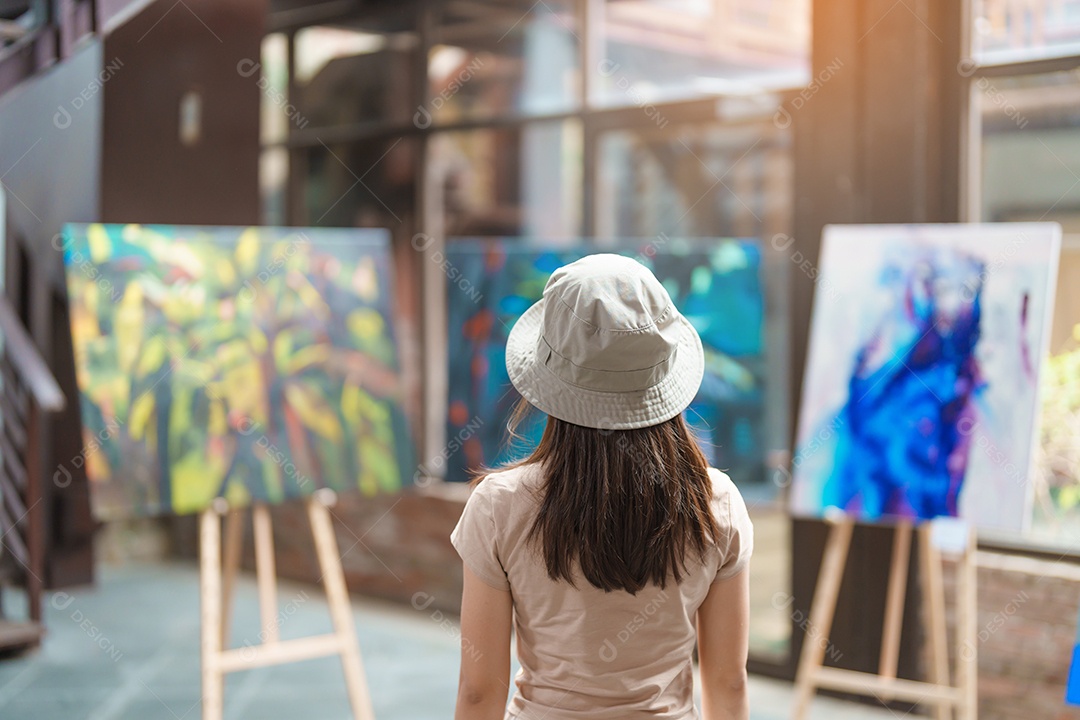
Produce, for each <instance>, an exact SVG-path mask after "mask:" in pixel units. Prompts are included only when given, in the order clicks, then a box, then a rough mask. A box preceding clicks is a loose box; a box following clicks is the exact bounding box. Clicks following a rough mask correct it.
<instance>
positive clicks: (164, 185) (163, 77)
mask: <svg viewBox="0 0 1080 720" xmlns="http://www.w3.org/2000/svg"><path fill="white" fill-rule="evenodd" d="M0 213H2V223H0V242H2V245H3V253H2V255H0V259H2V262H3V272H2V274H0V277H2V278H3V283H4V292H3V299H2V300H0V333H2V334H3V336H4V348H3V358H2V361H0V368H2V384H3V393H2V397H0V413H2V415H3V431H2V432H0V458H2V461H0V462H2V465H0V467H2V472H0V498H2V500H0V534H2V542H3V548H4V549H3V554H2V556H0V587H2V590H0V652H4V653H5V654H4V655H2V656H0V716H2V717H4V718H24V717H25V718H29V717H34V718H45V717H65V718H75V717H79V718H82V717H93V718H105V717H110V718H111V717H124V718H127V717H131V718H148V717H169V716H170V715H173V716H175V717H177V718H183V717H185V716H193V715H194V714H195V713H197V712H198V707H197V706H198V703H199V696H198V644H197V636H198V633H197V627H198V585H197V582H198V575H197V567H196V565H195V562H194V561H195V559H196V557H197V556H196V553H197V547H198V542H197V530H196V524H195V519H194V518H192V517H190V516H181V517H156V518H146V517H143V518H134V517H133V518H126V519H124V518H120V519H115V520H110V521H108V522H104V521H102V520H100V519H96V517H95V515H94V514H93V513H92V510H91V488H90V483H89V481H88V479H87V477H86V472H85V468H84V467H83V465H84V464H85V463H82V462H74V460H76V459H78V458H80V457H82V455H83V453H84V446H83V435H82V431H81V424H80V416H79V408H78V403H77V402H73V400H74V399H76V398H78V397H79V390H78V387H77V385H76V379H75V367H74V360H73V351H72V340H71V334H70V326H69V322H70V320H71V318H70V317H69V311H68V302H67V291H66V287H65V276H64V264H63V256H62V253H61V252H60V250H61V247H62V243H61V242H60V241H58V240H57V238H58V237H59V234H60V233H61V230H62V226H63V225H64V223H67V222H99V221H100V222H106V223H159V224H182V225H183V224H187V225H192V224H197V225H273V226H297V227H324V226H325V227H335V228H351V227H355V228H385V229H388V230H389V232H390V235H391V238H392V240H391V242H392V254H393V261H394V263H393V267H394V270H393V274H394V277H393V281H394V284H395V290H394V304H393V306H394V317H393V322H394V325H395V331H396V334H397V340H398V343H399V348H400V364H401V374H402V379H403V387H404V388H405V400H404V407H405V412H406V415H407V416H408V420H409V422H410V426H411V433H412V441H413V442H414V444H415V446H416V448H417V452H418V457H419V463H418V467H417V474H416V478H417V482H416V483H415V485H414V486H413V487H411V488H408V489H407V490H406V491H405V492H403V493H402V494H400V495H393V496H379V497H362V496H359V495H351V494H342V495H341V498H340V501H339V504H338V505H337V506H336V507H335V509H334V515H335V529H336V532H337V538H338V543H339V545H340V547H341V549H342V550H343V553H342V560H343V565H344V569H345V574H346V580H347V583H348V587H349V590H350V592H351V593H352V594H353V597H354V598H355V599H356V604H355V606H354V607H355V614H356V617H357V624H358V631H359V634H360V639H361V648H362V650H363V652H364V654H365V659H366V661H367V664H368V671H369V677H370V681H371V683H372V687H373V696H374V701H375V706H376V711H377V714H378V716H379V717H386V718H406V717H409V718H412V717H416V718H421V717H449V716H450V714H451V712H452V704H453V696H454V692H455V688H456V680H457V666H456V663H457V656H456V653H457V651H458V648H457V638H456V636H455V635H454V630H453V627H454V626H453V622H454V615H455V613H456V611H457V609H458V605H459V601H460V583H461V569H460V561H459V560H458V558H457V555H456V553H455V552H454V550H453V548H452V547H451V546H450V544H449V533H450V531H451V529H452V528H453V527H454V524H455V523H456V521H457V518H458V516H459V515H460V513H461V509H462V507H463V504H464V502H465V499H466V498H467V497H468V488H467V485H466V483H464V482H461V481H462V480H464V479H465V477H464V475H463V474H458V475H453V474H451V473H450V472H449V471H446V472H443V471H442V470H441V468H443V467H444V466H445V465H446V463H445V460H447V458H448V457H449V453H448V448H453V450H454V451H455V452H456V450H457V448H458V446H459V445H463V444H465V443H466V441H467V440H468V438H467V437H466V436H464V435H462V436H460V437H459V436H456V435H455V427H456V426H455V421H454V418H455V415H454V412H455V411H454V407H453V406H452V400H451V399H449V398H450V394H451V393H452V391H453V387H452V385H453V383H452V381H451V374H452V372H453V370H452V368H451V369H448V360H449V363H450V364H452V363H453V360H454V357H456V356H455V353H456V352H465V351H464V350H460V349H459V348H457V346H456V344H455V343H456V338H455V336H454V334H453V331H450V332H448V322H450V323H451V325H450V326H451V327H453V318H452V317H448V313H449V312H452V309H448V307H447V303H446V297H447V287H448V284H450V285H451V286H452V285H453V284H454V282H455V280H456V278H457V277H458V276H455V274H454V272H453V271H452V270H453V269H454V268H456V267H457V266H458V265H461V264H463V263H466V262H467V259H466V258H467V256H468V250H469V249H470V248H473V249H474V248H475V247H476V246H477V243H482V242H483V241H485V240H491V239H498V240H499V241H500V242H503V243H509V244H513V243H514V242H520V243H521V245H522V247H523V248H525V247H528V248H533V249H536V248H539V249H541V250H545V251H551V252H554V253H558V252H560V251H562V250H568V249H570V248H575V247H580V246H582V245H584V246H586V247H590V248H606V247H612V246H614V245H616V244H618V243H619V242H622V241H624V240H626V239H630V240H632V241H633V242H636V243H638V246H649V245H650V243H651V244H652V245H653V246H664V245H668V244H674V243H677V242H680V241H682V240H684V239H693V238H752V239H756V240H757V242H758V244H759V247H760V248H761V249H762V260H761V266H762V268H763V275H762V277H763V278H764V284H763V288H764V289H763V291H762V292H763V297H764V298H765V309H764V312H765V318H764V321H763V322H764V324H763V327H764V337H765V338H766V342H767V345H768V347H769V351H770V352H769V354H768V357H767V358H763V359H760V364H759V365H753V368H754V372H755V373H757V374H758V375H759V376H760V377H765V378H768V382H767V383H765V385H764V389H763V390H762V392H763V393H764V394H765V400H763V401H762V403H761V406H762V407H763V408H765V409H764V410H763V411H762V412H763V413H764V414H763V415H761V416H760V417H757V416H755V422H756V423H757V425H755V427H759V428H761V429H760V434H759V435H756V436H755V438H756V439H755V443H754V444H753V448H754V449H753V456H752V457H750V458H749V459H748V460H747V465H746V467H747V468H748V469H747V471H746V475H745V478H744V479H743V480H742V481H740V485H741V487H742V489H743V492H744V494H745V495H746V496H747V498H748V501H749V502H750V504H751V505H752V509H751V514H752V517H753V520H754V523H755V527H756V529H757V538H758V540H757V549H756V553H755V562H754V563H753V564H752V566H751V567H752V587H753V615H752V624H751V671H752V672H753V673H754V683H755V684H754V686H753V693H754V695H753V697H754V698H756V699H757V700H758V702H756V703H755V710H754V713H755V714H754V717H755V718H756V717H761V718H766V717H776V718H779V717H786V716H787V712H788V710H787V707H788V702H789V700H790V688H789V683H790V682H791V681H792V679H793V678H794V674H795V667H796V661H797V659H798V657H799V651H800V649H801V647H802V644H803V641H804V638H805V637H806V632H807V627H806V625H807V624H806V617H807V615H808V612H809V605H810V599H811V597H812V595H813V588H814V583H815V580H816V578H817V573H818V566H819V563H820V559H821V555H822V551H823V547H824V542H825V537H826V526H825V524H824V523H822V522H821V521H818V520H811V519H793V518H792V517H790V516H789V515H788V513H787V511H786V505H785V501H786V497H787V494H786V491H787V484H788V483H787V482H786V481H785V480H784V478H785V477H786V475H785V472H784V471H785V468H787V467H788V465H789V463H790V456H791V438H792V434H793V431H794V425H795V418H796V417H797V412H798V400H799V397H800V393H801V389H802V388H801V384H802V372H803V366H804V362H805V357H806V346H807V338H808V329H809V319H810V306H811V300H812V297H813V294H814V290H815V278H816V277H817V275H818V273H817V268H816V261H817V257H818V252H819V249H820V238H821V232H822V229H823V227H824V226H825V225H827V224H830V223H928V222H968V221H982V222H1003V221H1054V222H1058V223H1060V224H1061V225H1062V227H1063V228H1064V232H1065V235H1064V238H1065V239H1064V247H1063V251H1062V257H1061V261H1060V271H1059V279H1058V287H1057V297H1056V306H1055V314H1054V318H1053V337H1052V339H1051V354H1052V356H1053V358H1052V360H1051V363H1052V367H1055V368H1059V371H1057V372H1050V373H1047V377H1048V378H1049V380H1047V383H1050V385H1048V386H1047V387H1046V388H1045V394H1046V397H1048V398H1051V399H1052V401H1050V402H1047V403H1045V407H1044V424H1045V425H1046V426H1047V427H1051V428H1073V429H1077V428H1080V420H1078V418H1080V397H1078V396H1077V393H1076V389H1075V388H1076V384H1075V383H1076V378H1075V377H1073V376H1072V374H1071V373H1072V370H1070V368H1080V365H1078V362H1080V361H1078V357H1080V355H1078V350H1077V347H1078V344H1080V334H1078V331H1077V330H1076V328H1077V327H1078V323H1080V1H1078V0H966V1H965V2H959V1H958V2H935V1H934V0H536V1H535V2H530V1H529V0H430V1H422V0H398V1H397V2H382V1H380V0H327V1H325V2H301V1H300V0H152V1H142V0H134V1H131V0H0ZM754 362H758V361H757V360H755V361H754ZM54 383H55V385H54ZM1055 383H1056V384H1055ZM57 391H58V392H59V393H60V394H62V395H63V396H64V397H66V398H67V399H68V402H66V404H63V406H62V407H61V405H60V403H59V402H58V400H57ZM448 414H449V418H450V421H449V422H448V420H447V418H448ZM465 417H468V415H466V416H465ZM457 425H463V423H461V422H457ZM1078 448H1080V442H1078V441H1077V439H1076V436H1075V435H1069V436H1067V437H1065V439H1064V440H1063V439H1062V435H1061V434H1054V433H1046V432H1044V433H1043V437H1042V444H1041V453H1042V454H1041V455H1040V459H1039V468H1041V470H1040V471H1039V472H1036V473H1035V474H1034V476H1033V480H1032V482H1033V484H1034V485H1035V501H1034V507H1033V511H1032V515H1031V518H1030V522H1029V523H1028V525H1029V527H1028V529H1027V530H1026V531H1024V532H1022V533H1007V534H1005V533H999V534H992V533H991V534H981V535H980V549H979V555H978V562H979V571H978V581H979V584H980V592H979V623H978V624H979V628H980V636H979V639H980V643H979V683H980V686H979V690H980V706H981V709H980V717H985V718H1030V717H1045V718H1050V717H1054V718H1067V717H1078V718H1080V711H1077V710H1076V709H1075V708H1073V709H1072V710H1069V709H1066V707H1065V705H1064V704H1063V700H1062V698H1063V697H1064V693H1065V684H1066V678H1067V674H1068V665H1069V660H1070V658H1071V656H1072V651H1073V644H1074V640H1075V635H1076V624H1077V614H1078V611H1080V469H1078V467H1080V449H1078ZM60 467H63V468H64V472H63V474H62V475H58V474H57V473H58V468H60ZM273 517H274V537H275V542H276V547H277V569H278V573H279V574H280V575H281V576H282V577H283V578H286V579H287V580H288V581H287V582H284V583H283V585H282V586H281V588H280V592H281V594H282V600H281V603H280V605H281V606H282V607H283V608H285V607H290V603H291V606H292V607H293V608H294V613H290V616H289V618H287V619H285V620H283V621H282V632H283V634H289V633H296V634H304V633H306V632H309V631H310V630H311V629H312V628H316V627H318V626H319V623H322V622H324V617H323V615H324V614H325V612H324V611H325V606H324V605H320V603H322V602H323V601H322V600H321V599H320V598H321V589H320V587H319V586H318V585H316V584H315V583H316V582H317V581H318V580H320V578H321V575H320V573H319V571H318V565H317V563H316V561H315V557H314V552H313V550H312V548H311V541H310V531H309V529H308V528H307V526H306V517H305V515H304V512H303V508H302V506H296V507H294V506H293V505H290V504H283V505H280V506H276V507H275V508H274V509H273ZM248 532H250V529H249V530H248ZM248 545H249V546H250V543H249V544H248ZM889 552H890V535H889V532H888V530H887V528H877V527H865V526H860V527H859V528H857V530H856V540H855V544H854V548H853V553H852V556H851V560H850V562H849V565H848V571H847V572H848V574H847V576H846V578H847V582H846V583H845V588H844V591H843V592H842V594H841V598H840V601H839V606H838V616H837V617H838V619H837V622H836V624H835V626H834V629H833V633H832V644H833V645H834V646H835V648H836V649H837V650H838V653H837V655H838V657H835V658H833V660H834V661H835V662H836V664H838V665H840V666H843V667H849V668H853V669H864V670H872V669H874V668H875V667H876V663H877V659H878V655H879V652H880V628H881V624H882V618H883V613H884V602H885V588H886V581H887V575H888V558H889ZM243 562H244V566H245V567H246V568H248V569H250V568H251V567H252V566H253V558H252V556H251V553H250V550H248V551H247V552H246V553H245V556H244V561H243ZM914 574H915V573H914V571H913V578H912V581H911V583H910V584H909V590H908V592H909V600H910V602H909V603H908V610H907V611H906V612H907V615H905V632H904V635H903V637H902V641H901V662H900V674H901V676H904V677H919V676H920V673H921V672H922V668H923V664H922V663H923V660H922V657H923V656H922V648H923V638H922V637H921V636H920V632H919V628H920V622H919V620H918V612H917V607H918V603H917V602H915V600H916V599H917V598H918V597H919V592H920V588H919V583H918V580H917V578H915V577H914ZM243 577H244V579H243V580H242V582H241V586H240V588H239V590H238V594H237V603H238V606H239V611H238V613H237V622H236V626H235V627H234V630H233V637H234V640H236V641H237V642H238V643H240V644H242V643H244V642H254V641H255V640H256V639H257V637H258V634H259V628H258V622H257V618H255V615H256V612H255V611H254V610H253V609H252V608H254V603H255V597H256V593H255V590H254V585H253V583H252V581H251V579H250V577H249V576H248V575H245V576H243ZM245 583H246V584H245ZM418 597H419V598H420V599H419V600H418V599H417V598H418ZM283 612H284V611H283ZM984 635H985V637H984ZM339 673H340V670H339V668H338V666H337V662H336V660H326V661H322V660H320V661H312V662H311V663H308V664H306V665H304V666H296V667H289V666H285V667H282V668H276V669H273V670H265V671H253V672H251V673H245V674H243V675H242V676H239V677H237V678H233V679H230V681H229V684H228V687H227V693H226V697H227V702H226V716H227V717H230V716H231V717H241V716H243V717H247V716H252V717H267V718H269V717H289V716H292V715H303V716H307V717H313V716H318V717H346V716H348V710H347V707H348V706H347V700H346V696H345V693H344V688H343V686H342V685H341V683H340V676H339ZM424 688H426V690H425V689H424ZM829 702H830V701H828V700H826V701H823V703H822V704H821V705H820V707H817V708H816V709H815V712H820V713H823V715H822V716H824V713H828V714H829V715H830V716H833V717H836V716H837V715H839V716H840V717H844V716H845V715H844V713H845V712H847V713H851V715H850V716H851V717H868V716H871V715H872V713H873V712H881V713H882V717H888V716H889V714H893V713H895V714H903V713H904V712H907V711H909V710H911V708H909V707H905V706H893V708H892V709H880V710H871V709H869V708H868V707H858V706H856V708H855V709H854V710H851V709H850V708H849V709H845V708H846V707H847V705H846V704H838V705H830V704H829ZM875 704H877V705H879V706H880V705H881V703H880V702H876V703H875ZM915 712H918V710H915Z"/></svg>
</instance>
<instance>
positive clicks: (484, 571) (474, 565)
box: [450, 483, 510, 590]
mask: <svg viewBox="0 0 1080 720" xmlns="http://www.w3.org/2000/svg"><path fill="white" fill-rule="evenodd" d="M497 538H498V535H497V532H496V526H495V514H494V512H493V509H492V506H491V498H490V497H489V495H488V493H486V492H484V489H483V483H481V484H480V485H478V486H477V487H476V489H474V490H473V492H472V495H470V496H469V499H468V501H467V502H466V503H465V509H464V510H463V511H462V513H461V519H460V520H458V524H457V527H455V528H454V531H453V532H452V533H450V542H451V543H452V544H453V546H454V548H455V549H456V550H457V552H458V555H460V556H461V561H462V562H463V563H465V565H466V566H467V567H468V568H469V569H470V570H472V571H473V573H475V574H476V576H477V577H478V578H480V579H481V580H483V581H484V583H485V584H487V585H490V586H491V587H493V588H496V589H497V590H509V589H510V581H509V580H507V578H506V571H505V570H504V569H503V565H502V561H500V560H499V551H498V542H497Z"/></svg>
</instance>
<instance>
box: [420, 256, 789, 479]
mask: <svg viewBox="0 0 1080 720" xmlns="http://www.w3.org/2000/svg"><path fill="white" fill-rule="evenodd" d="M604 251H605V252H620V253H622V254H625V255H627V256H630V257H635V258H637V259H638V260H639V261H641V262H642V263H644V264H645V265H646V266H648V267H649V268H650V269H652V271H653V272H654V274H655V275H656V276H657V278H659V280H660V281H661V282H662V283H663V284H664V286H665V287H666V288H667V290H668V293H669V294H670V295H671V297H672V300H673V301H674V302H675V304H676V306H678V308H679V309H680V311H681V312H682V313H683V314H684V315H685V316H686V317H687V318H688V319H689V320H690V321H691V322H692V323H693V324H694V326H695V327H696V328H697V330H698V332H699V333H700V334H701V340H702V345H703V346H704V348H705V355H706V365H705V377H704V379H703V381H702V384H701V389H700V391H699V392H698V394H697V397H695V399H694V401H693V402H692V403H691V405H690V407H689V408H688V409H687V410H686V414H685V417H686V420H687V421H688V422H689V424H690V425H691V427H692V428H693V429H694V432H695V434H696V435H697V437H698V439H699V441H700V445H701V448H702V450H703V451H704V452H705V455H706V457H707V458H708V459H709V461H710V463H711V464H712V465H714V466H715V467H718V468H721V469H723V470H725V471H726V472H728V474H729V475H731V477H732V479H734V480H735V481H736V482H737V483H741V484H746V483H765V482H767V476H768V473H767V472H766V467H765V465H766V454H767V452H768V445H769V438H768V431H767V429H766V421H767V412H766V407H765V403H766V393H765V383H766V357H765V353H766V342H765V339H766V332H765V328H766V292H765V285H764V277H763V262H762V253H761V248H760V246H759V244H758V243H757V242H756V241H753V240H695V241H693V242H689V241H676V240H671V239H668V238H666V237H664V236H661V237H660V238H658V239H654V240H652V241H641V242H637V243H624V244H622V245H620V246H618V247H615V248H609V247H606V248H605V249H604ZM590 252H596V250H594V249H590V248H586V247H585V246H583V245H577V246H574V247H569V248H560V249H557V250H553V249H542V248H538V247H536V246H535V245H532V244H529V243H526V242H523V241H522V240H491V241H463V240H462V241H456V242H455V241H451V242H450V243H448V244H447V252H446V261H447V268H448V269H450V273H449V275H450V281H449V282H448V283H447V296H446V299H447V315H448V335H447V340H448V349H449V377H448V380H449V383H448V387H449V398H448V401H449V402H448V413H447V423H446V438H447V445H446V451H445V453H444V455H443V456H442V457H440V458H437V459H436V461H435V462H436V464H443V463H444V464H445V477H446V479H448V480H451V481H464V480H468V479H469V478H470V476H471V474H472V473H474V472H476V471H477V470H480V469H482V468H491V467H497V466H499V465H501V464H503V463H506V462H510V461H512V460H514V459H518V458H520V457H522V456H524V455H527V454H528V453H529V452H530V451H531V450H532V449H533V448H534V447H535V446H536V443H537V442H538V441H539V438H540V434H541V433H542V432H543V428H544V416H543V415H541V414H540V413H539V412H536V411H533V413H532V414H531V415H529V416H527V417H526V418H525V419H524V421H523V422H522V423H521V424H520V425H519V427H518V429H517V434H518V436H519V437H517V438H513V437H511V436H510V435H509V434H508V432H507V423H508V421H509V420H510V418H511V416H512V414H513V412H514V408H515V406H516V405H517V404H518V400H519V398H520V396H519V395H518V393H517V391H516V390H514V388H513V386H512V385H511V383H510V380H509V377H508V376H507V373H506V338H507V335H508V333H509V331H510V328H511V327H512V326H513V324H514V322H515V321H516V320H517V318H518V317H520V315H521V314H522V313H523V312H524V311H525V310H526V309H527V308H528V307H529V306H530V305H532V304H533V303H534V302H536V301H537V300H539V299H540V297H541V296H542V295H543V291H544V285H545V283H546V282H547V279H548V277H549V276H550V275H551V273H552V272H554V271H555V269H556V268H559V267H561V266H562V265H565V264H567V263H570V262H573V261H574V260H577V259H579V258H581V257H584V256H585V255H587V254H589V253H590ZM432 469H433V470H435V471H438V470H440V469H442V468H432Z"/></svg>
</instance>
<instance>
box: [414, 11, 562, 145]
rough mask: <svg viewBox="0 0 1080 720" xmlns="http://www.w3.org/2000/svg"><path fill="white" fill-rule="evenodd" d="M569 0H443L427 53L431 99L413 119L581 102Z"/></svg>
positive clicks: (550, 108) (544, 109) (553, 109)
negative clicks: (465, 0)
mask: <svg viewBox="0 0 1080 720" xmlns="http://www.w3.org/2000/svg"><path fill="white" fill-rule="evenodd" d="M575 5H576V4H575V3H574V2H573V1H572V0H545V1H544V2H536V3H532V2H528V1H527V0H513V1H512V2H509V3H507V2H482V1H478V2H470V3H447V4H446V5H445V6H443V7H442V8H441V10H440V12H441V15H440V19H439V23H438V26H437V27H436V29H435V33H434V43H433V47H432V48H431V52H430V54H429V55H428V93H429V98H430V100H429V102H428V105H427V106H425V107H422V108H419V109H418V110H417V116H416V118H415V122H416V123H417V124H418V125H420V126H421V127H425V126H426V124H430V123H431V122H437V123H445V122H453V121H455V120H461V119H467V118H487V117H495V116H500V115H502V116H505V115H518V114H526V115H537V114H545V113H559V112H566V111H570V110H573V109H575V108H577V107H578V106H579V104H580V103H579V98H580V87H581V85H580V83H581V69H580V60H579V52H580V49H579V45H580V38H579V36H580V32H579V30H578V28H577V16H576V13H575Z"/></svg>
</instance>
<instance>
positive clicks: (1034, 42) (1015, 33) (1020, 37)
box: [971, 0, 1080, 64]
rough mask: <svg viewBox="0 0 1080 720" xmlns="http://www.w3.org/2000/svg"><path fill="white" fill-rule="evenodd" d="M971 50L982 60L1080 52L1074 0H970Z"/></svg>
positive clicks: (1079, 15)
mask: <svg viewBox="0 0 1080 720" xmlns="http://www.w3.org/2000/svg"><path fill="white" fill-rule="evenodd" d="M972 10H973V12H974V22H973V27H972V33H971V38H972V50H973V53H974V55H973V56H974V57H975V58H976V59H977V60H978V61H979V62H980V63H984V64H996V63H1009V62H1017V61H1020V60H1033V59H1038V58H1046V57H1054V56H1065V55H1076V54H1080V2H1078V1H1077V0H1027V1H1026V2H1013V0H973V2H972Z"/></svg>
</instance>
